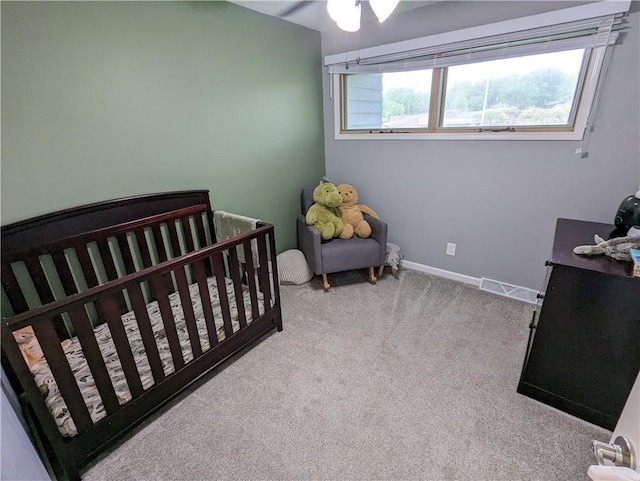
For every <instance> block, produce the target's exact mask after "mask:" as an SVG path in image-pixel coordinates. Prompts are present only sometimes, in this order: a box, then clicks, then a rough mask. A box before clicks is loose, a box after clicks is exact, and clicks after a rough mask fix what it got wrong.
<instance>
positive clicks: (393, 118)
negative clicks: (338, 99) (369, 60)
mask: <svg viewBox="0 0 640 481" xmlns="http://www.w3.org/2000/svg"><path fill="white" fill-rule="evenodd" d="M432 76H433V75H432V71H431V70H420V71H410V72H385V73H375V74H354V75H346V76H345V81H346V88H345V90H346V92H345V93H346V99H347V102H346V116H345V121H346V122H345V124H346V125H345V128H346V130H368V129H391V130H406V129H426V128H428V127H429V109H430V105H431V82H432Z"/></svg>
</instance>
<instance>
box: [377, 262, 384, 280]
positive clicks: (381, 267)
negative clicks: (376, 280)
mask: <svg viewBox="0 0 640 481" xmlns="http://www.w3.org/2000/svg"><path fill="white" fill-rule="evenodd" d="M382 274H384V264H382V265H381V266H380V267H378V277H382Z"/></svg>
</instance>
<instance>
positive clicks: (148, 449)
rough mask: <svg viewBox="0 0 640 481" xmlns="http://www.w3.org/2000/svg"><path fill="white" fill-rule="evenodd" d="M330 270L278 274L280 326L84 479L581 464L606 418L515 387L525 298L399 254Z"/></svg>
mask: <svg viewBox="0 0 640 481" xmlns="http://www.w3.org/2000/svg"><path fill="white" fill-rule="evenodd" d="M333 283H334V285H335V287H334V288H333V289H332V290H331V291H330V292H329V293H324V292H323V291H322V289H321V288H320V286H319V284H317V283H316V282H313V281H312V283H308V284H304V285H301V286H282V289H281V290H282V306H283V319H284V331H283V332H281V333H274V334H272V335H270V336H268V337H266V338H265V339H263V340H262V342H260V343H259V344H257V345H256V346H255V347H253V348H252V349H251V350H248V351H246V352H244V353H243V354H242V355H241V356H238V357H237V358H236V359H235V360H234V361H233V362H232V363H230V364H228V365H227V366H226V367H225V368H224V369H221V370H220V371H219V372H218V373H217V375H216V376H214V377H212V378H211V379H210V380H208V381H207V382H206V383H205V384H203V385H201V386H200V387H199V388H197V389H195V390H192V392H191V393H189V394H188V395H185V396H181V398H180V399H178V400H177V401H175V402H172V403H171V406H170V407H169V408H166V409H164V410H163V412H162V413H161V415H156V416H154V417H153V418H152V419H150V420H149V421H148V422H146V423H145V424H144V425H143V426H141V427H139V428H136V430H135V431H134V432H133V433H132V434H131V435H129V436H127V437H126V438H125V439H124V440H122V441H121V442H120V443H119V444H118V445H116V446H114V449H113V451H112V452H111V453H109V454H108V455H104V456H101V457H100V459H98V460H97V461H96V462H95V463H94V464H93V465H92V466H91V467H90V468H89V469H88V470H87V471H86V472H85V474H84V479H85V480H87V481H93V480H96V481H97V480H101V481H104V480H114V481H115V480H214V479H215V480H225V479H229V480H231V479H233V480H249V479H255V480H266V479H274V480H275V479H282V480H373V479H397V480H400V479H416V480H427V481H441V480H442V481H445V480H446V481H448V480H469V481H471V480H481V481H519V480H523V481H524V480H540V481H563V480H567V481H586V480H587V479H588V478H587V476H586V474H585V473H586V470H587V468H588V466H589V464H592V463H593V457H592V454H591V452H590V445H591V439H594V438H595V439H600V440H605V441H608V439H609V436H610V432H608V431H606V430H604V429H601V428H599V427H596V426H593V425H591V424H588V423H586V422H584V421H581V420H579V419H577V418H574V417H571V416H569V415H567V414H565V413H562V412H560V411H557V410H555V409H553V408H551V407H549V406H546V405H544V404H541V403H538V402H536V401H534V400H532V399H529V398H527V397H524V396H522V395H520V394H517V393H516V386H517V383H518V378H519V375H520V369H521V367H522V360H523V357H524V354H525V348H526V341H527V335H528V327H527V326H528V324H529V321H530V319H531V313H532V306H530V305H528V304H525V303H522V302H519V301H515V300H511V299H507V298H503V297H499V296H495V295H492V294H489V293H486V292H483V291H479V290H478V289H477V288H474V287H471V286H467V285H464V284H460V283H457V282H454V281H449V280H445V279H441V278H437V277H432V276H429V275H426V274H422V273H419V272H415V271H410V270H405V271H402V272H401V274H400V278H399V279H395V278H393V277H391V276H390V275H388V274H387V275H386V277H384V278H383V279H381V280H380V281H379V282H378V284H377V285H375V286H371V285H369V284H367V283H366V282H364V281H362V279H361V278H358V277H357V276H356V277H354V276H353V275H342V276H334V279H333Z"/></svg>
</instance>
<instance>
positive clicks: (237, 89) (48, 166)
mask: <svg viewBox="0 0 640 481" xmlns="http://www.w3.org/2000/svg"><path fill="white" fill-rule="evenodd" d="M320 65H321V56H320V34H319V33H318V32H315V31H312V30H309V29H306V28H303V27H300V26H297V25H293V24H291V23H288V22H284V21H282V20H278V19H276V18H273V17H268V16H265V15H262V14H259V13H256V12H253V11H252V10H248V9H245V8H242V7H239V6H237V5H233V4H229V3H226V2H218V1H216V2H150V1H143V2H2V224H7V223H10V222H14V221H17V220H20V219H25V218H28V217H31V216H34V215H38V214H43V213H46V212H50V211H53V210H58V209H63V208H67V207H71V206H75V205H80V204H84V203H88V202H94V201H99V200H104V199H110V198H114V197H120V196H127V195H134V194H141V193H148V192H162V191H169V190H179V189H199V188H205V189H209V190H211V200H212V204H213V207H214V209H222V210H229V211H232V212H237V213H240V214H244V215H248V216H252V217H258V218H261V219H264V220H266V221H269V222H272V223H274V224H275V225H276V231H277V239H278V248H279V250H280V251H282V250H284V249H286V248H292V247H294V246H295V245H296V234H295V222H294V219H295V217H296V215H297V214H298V211H299V189H300V186H301V185H306V184H315V183H316V182H317V181H318V179H320V178H321V176H322V175H323V173H324V150H323V149H324V146H323V137H322V129H323V125H322V83H321V78H322V76H321V67H320Z"/></svg>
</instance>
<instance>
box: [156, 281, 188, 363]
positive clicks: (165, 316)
mask: <svg viewBox="0 0 640 481" xmlns="http://www.w3.org/2000/svg"><path fill="white" fill-rule="evenodd" d="M165 277H167V276H159V277H154V278H153V279H150V280H149V284H151V290H152V291H153V293H154V296H155V298H156V299H157V301H158V307H159V308H160V314H161V315H162V324H163V325H164V331H165V334H166V335H167V341H168V343H169V350H170V351H171V358H172V359H173V366H174V369H175V370H176V371H177V370H178V369H181V368H182V367H184V358H183V356H182V348H181V347H180V340H179V339H178V331H177V330H176V324H175V319H174V317H173V312H172V311H171V304H170V302H169V292H168V291H167V288H166V283H167V282H168V281H167V279H165Z"/></svg>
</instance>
